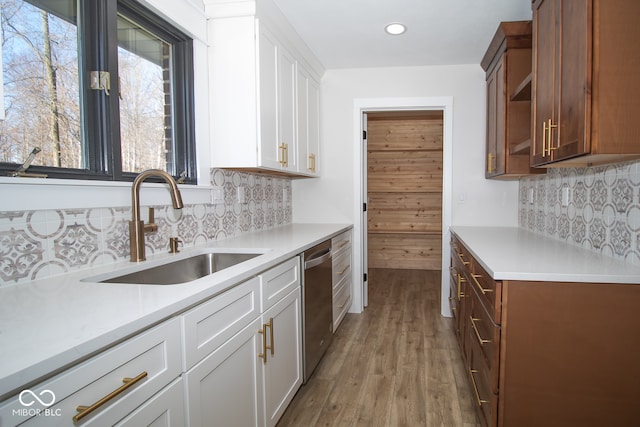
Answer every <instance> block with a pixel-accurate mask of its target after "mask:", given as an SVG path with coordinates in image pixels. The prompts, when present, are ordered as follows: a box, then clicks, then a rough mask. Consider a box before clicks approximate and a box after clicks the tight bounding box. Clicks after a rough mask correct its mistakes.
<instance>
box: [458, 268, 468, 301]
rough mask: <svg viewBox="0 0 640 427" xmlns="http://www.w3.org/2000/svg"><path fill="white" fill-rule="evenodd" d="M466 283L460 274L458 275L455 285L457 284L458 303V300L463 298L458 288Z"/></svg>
mask: <svg viewBox="0 0 640 427" xmlns="http://www.w3.org/2000/svg"><path fill="white" fill-rule="evenodd" d="M466 282H467V279H465V278H464V277H462V274H460V273H458V280H457V283H458V301H460V298H462V297H463V296H464V293H462V292H461V291H460V288H461V287H462V284H463V283H466Z"/></svg>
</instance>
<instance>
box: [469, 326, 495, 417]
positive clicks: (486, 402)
mask: <svg viewBox="0 0 640 427" xmlns="http://www.w3.org/2000/svg"><path fill="white" fill-rule="evenodd" d="M469 333H470V334H473V331H472V330H470V331H469ZM471 338H473V337H471ZM470 341H471V344H470V346H469V347H470V349H469V368H468V372H467V374H468V375H469V380H470V382H471V388H472V390H471V392H472V393H473V397H474V400H475V403H476V405H477V407H478V409H479V411H478V412H479V414H480V420H481V422H482V424H483V426H485V427H488V426H491V427H494V426H497V425H498V421H497V418H498V394H497V393H494V392H493V390H492V387H491V376H492V374H491V372H490V371H489V368H488V366H487V365H486V363H485V359H484V356H483V354H482V349H481V348H480V347H481V346H480V344H478V341H477V340H475V339H471V340H470Z"/></svg>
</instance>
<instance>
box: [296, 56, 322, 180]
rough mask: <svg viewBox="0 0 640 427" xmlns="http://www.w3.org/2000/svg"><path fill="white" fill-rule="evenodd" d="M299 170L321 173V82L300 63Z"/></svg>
mask: <svg viewBox="0 0 640 427" xmlns="http://www.w3.org/2000/svg"><path fill="white" fill-rule="evenodd" d="M297 72H298V74H297V79H296V80H297V84H298V89H297V95H298V96H297V107H298V108H297V113H298V121H297V123H298V128H297V131H298V134H297V138H298V144H297V145H298V172H300V173H301V174H306V175H312V176H319V175H320V161H319V160H320V159H319V151H320V84H319V83H318V82H317V81H315V80H314V79H313V78H312V77H311V74H310V73H309V72H308V71H307V70H306V69H305V68H304V67H302V66H301V65H300V64H298V70H297Z"/></svg>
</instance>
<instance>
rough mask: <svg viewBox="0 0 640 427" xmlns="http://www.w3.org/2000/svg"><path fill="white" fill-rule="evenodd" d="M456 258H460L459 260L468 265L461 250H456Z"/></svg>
mask: <svg viewBox="0 0 640 427" xmlns="http://www.w3.org/2000/svg"><path fill="white" fill-rule="evenodd" d="M458 258H460V262H462V264H463V265H469V261H465V260H464V254H463V253H462V252H458Z"/></svg>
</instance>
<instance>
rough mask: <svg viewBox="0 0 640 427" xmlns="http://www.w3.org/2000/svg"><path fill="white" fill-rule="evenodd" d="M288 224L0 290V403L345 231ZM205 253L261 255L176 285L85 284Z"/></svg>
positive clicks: (337, 226) (342, 226)
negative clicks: (221, 250) (227, 251)
mask: <svg viewBox="0 0 640 427" xmlns="http://www.w3.org/2000/svg"><path fill="white" fill-rule="evenodd" d="M350 227H351V226H350V225H345V224H290V225H285V226H282V227H277V228H273V229H270V230H267V231H262V232H257V233H250V234H245V235H242V236H239V237H234V238H229V239H225V240H219V241H216V242H211V243H208V244H207V245H204V246H198V247H193V248H187V249H184V250H183V251H181V252H180V253H179V254H175V255H171V254H160V255H154V256H150V257H148V260H147V261H145V262H143V263H139V264H132V263H131V262H129V261H121V262H118V263H116V264H109V265H106V266H100V267H96V268H92V269H89V270H85V271H82V272H75V273H70V274H65V275H63V276H58V277H53V278H47V279H43V280H38V281H34V282H32V283H29V284H20V285H12V286H6V287H3V288H0V400H3V399H4V398H6V397H7V396H9V395H11V394H12V393H15V392H19V391H20V390H21V389H23V388H24V387H28V386H30V385H31V384H33V383H34V382H36V381H39V380H41V379H42V378H45V377H47V376H49V375H51V374H53V373H55V372H58V371H60V370H62V369H64V368H66V367H68V366H70V365H72V364H75V363H77V362H78V361H80V360H83V359H85V358H87V357H89V356H91V355H92V354H95V353H96V352H98V351H100V350H102V349H105V348H107V347H109V346H111V345H113V344H115V343H117V342H120V341H122V340H124V339H126V338H127V337H130V336H132V335H134V334H136V333H138V332H140V331H142V330H144V329H146V328H148V327H150V326H152V325H154V324H156V323H158V322H161V321H162V320H164V319H167V318H169V317H171V316H173V315H175V314H177V313H180V312H182V311H184V310H186V309H187V308H189V307H191V306H193V305H195V304H197V303H199V302H201V301H203V300H206V299H208V298H210V297H212V296H214V295H217V294H219V293H221V292H223V291H224V290H226V289H229V288H230V287H233V286H234V285H236V284H238V283H240V282H242V281H244V280H246V279H248V278H250V277H253V276H255V275H257V274H258V273H260V272H262V271H264V270H266V269H269V268H271V267H273V266H275V265H277V264H279V263H280V262H283V261H285V260H287V259H289V258H291V257H293V256H295V255H297V254H299V253H301V252H302V251H304V250H306V249H308V248H310V247H312V246H314V245H315V244H317V243H320V242H322V241H324V240H326V239H328V238H330V237H333V236H335V235H337V234H339V233H341V232H342V231H345V230H346V229H348V228H350ZM203 248H229V249H232V250H251V249H262V250H267V252H266V253H264V254H263V255H260V256H257V257H255V258H253V259H250V260H249V261H245V262H243V263H241V264H239V265H236V266H233V267H229V268H227V269H224V270H222V271H219V272H217V273H214V274H212V275H209V276H206V277H203V278H201V279H198V280H194V281H193V282H189V283H185V284H178V285H127V284H106V283H89V282H85V281H81V280H82V279H86V278H88V277H93V276H96V275H104V274H106V273H109V272H114V271H116V270H120V269H127V268H128V269H131V268H134V269H135V268H138V269H140V268H146V267H148V266H152V265H154V264H157V263H160V262H162V260H166V259H168V258H170V257H178V256H179V257H185V256H187V255H188V254H189V252H195V251H198V250H201V249H203Z"/></svg>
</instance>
